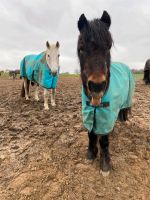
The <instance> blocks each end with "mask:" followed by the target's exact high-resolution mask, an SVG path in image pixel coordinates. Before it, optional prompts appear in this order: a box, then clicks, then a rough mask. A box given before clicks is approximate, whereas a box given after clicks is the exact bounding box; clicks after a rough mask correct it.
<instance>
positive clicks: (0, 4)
mask: <svg viewBox="0 0 150 200" xmlns="http://www.w3.org/2000/svg"><path fill="white" fill-rule="evenodd" d="M103 10H107V11H108V13H109V14H110V16H111V19H112V25H111V28H110V31H111V33H112V36H113V39H114V45H115V46H114V47H113V48H112V51H111V52H112V60H113V61H121V62H124V63H126V64H128V65H129V66H130V67H131V68H137V69H140V68H143V66H144V64H145V61H146V60H147V59H148V58H150V0H132V1H131V0H0V27H1V28H0V69H1V70H2V69H17V68H19V64H20V60H21V59H22V58H23V57H24V56H25V55H27V54H38V53H40V52H42V51H43V50H45V49H46V46H45V43H46V41H47V40H48V41H49V42H50V43H55V42H56V41H59V42H60V55H61V56H60V66H61V72H66V71H69V72H74V71H75V69H77V68H79V64H78V59H77V55H76V46H77V38H78V34H79V32H78V29H77V21H78V18H79V16H80V15H81V14H82V13H84V14H85V16H86V17H87V19H93V18H99V17H101V15H102V12H103Z"/></svg>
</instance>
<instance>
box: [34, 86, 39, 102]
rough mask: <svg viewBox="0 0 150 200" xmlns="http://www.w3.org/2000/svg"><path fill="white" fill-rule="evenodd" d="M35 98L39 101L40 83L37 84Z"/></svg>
mask: <svg viewBox="0 0 150 200" xmlns="http://www.w3.org/2000/svg"><path fill="white" fill-rule="evenodd" d="M35 100H36V101H39V85H38V84H36V85H35Z"/></svg>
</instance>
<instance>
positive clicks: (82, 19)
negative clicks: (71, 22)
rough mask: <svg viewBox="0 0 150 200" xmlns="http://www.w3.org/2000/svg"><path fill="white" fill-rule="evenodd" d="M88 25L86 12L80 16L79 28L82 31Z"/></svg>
mask: <svg viewBox="0 0 150 200" xmlns="http://www.w3.org/2000/svg"><path fill="white" fill-rule="evenodd" d="M87 25H88V21H87V19H86V17H85V15H84V14H82V15H81V16H80V17H79V21H78V29H79V31H82V29H83V28H84V27H85V26H87Z"/></svg>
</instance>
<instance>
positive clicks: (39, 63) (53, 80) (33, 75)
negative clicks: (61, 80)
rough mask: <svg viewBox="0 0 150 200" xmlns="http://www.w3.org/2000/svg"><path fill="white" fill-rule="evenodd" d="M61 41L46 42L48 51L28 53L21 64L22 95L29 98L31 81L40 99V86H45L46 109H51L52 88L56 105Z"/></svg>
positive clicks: (37, 97) (36, 96) (53, 101)
mask: <svg viewBox="0 0 150 200" xmlns="http://www.w3.org/2000/svg"><path fill="white" fill-rule="evenodd" d="M59 46H60V45H59V42H56V44H49V42H48V41H47V42H46V51H44V52H42V53H40V54H38V55H28V56H25V57H24V58H23V60H22V61H21V64H20V76H21V77H22V78H23V84H22V90H21V97H25V98H26V100H28V99H29V86H30V82H31V84H32V85H35V87H36V88H35V100H36V101H39V96H38V93H39V89H38V88H39V86H42V87H43V88H44V109H45V110H49V106H48V99H49V90H50V89H52V95H51V105H52V106H55V105H56V103H55V91H56V87H57V82H58V74H59Z"/></svg>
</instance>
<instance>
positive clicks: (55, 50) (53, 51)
mask: <svg viewBox="0 0 150 200" xmlns="http://www.w3.org/2000/svg"><path fill="white" fill-rule="evenodd" d="M59 46H60V45H59V42H56V44H49V42H48V41H47V42H46V47H47V49H46V62H47V64H48V66H49V68H50V70H51V72H52V75H53V76H56V74H57V71H58V67H59Z"/></svg>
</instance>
